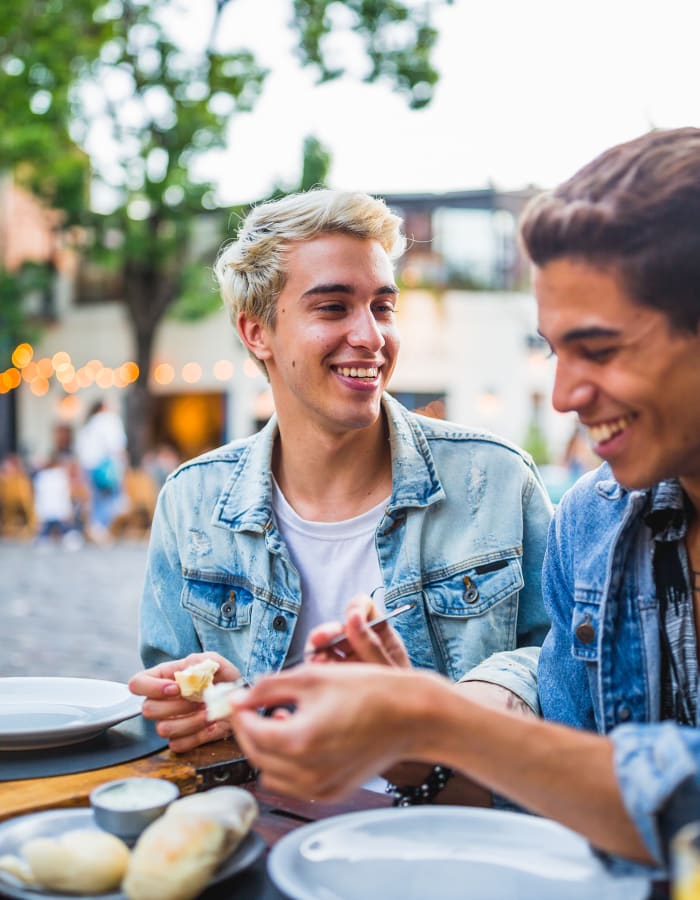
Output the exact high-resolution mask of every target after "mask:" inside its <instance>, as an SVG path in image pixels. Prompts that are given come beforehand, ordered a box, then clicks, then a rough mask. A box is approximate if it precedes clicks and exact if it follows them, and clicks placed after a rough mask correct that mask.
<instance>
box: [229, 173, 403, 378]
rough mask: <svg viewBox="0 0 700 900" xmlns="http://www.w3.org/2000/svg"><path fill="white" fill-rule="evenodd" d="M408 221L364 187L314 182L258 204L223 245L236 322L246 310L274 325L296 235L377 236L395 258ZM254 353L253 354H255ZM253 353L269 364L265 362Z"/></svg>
mask: <svg viewBox="0 0 700 900" xmlns="http://www.w3.org/2000/svg"><path fill="white" fill-rule="evenodd" d="M402 225H403V222H402V220H401V218H400V217H399V216H397V215H396V214H395V213H393V212H392V211H391V210H390V209H389V207H388V206H387V205H386V203H385V202H384V201H383V200H381V199H378V198H376V197H372V196H370V195H369V194H364V193H361V192H360V191H336V190H329V189H326V188H315V189H313V190H310V191H303V192H300V193H298V194H290V195H288V196H287V197H282V198H281V199H280V200H270V201H268V202H266V203H261V204H260V205H259V206H255V207H254V208H253V209H252V210H251V211H250V212H249V213H248V215H247V216H246V217H245V219H244V220H243V222H242V223H241V227H240V229H239V231H238V235H237V237H236V239H235V240H234V241H232V242H231V243H229V244H227V245H225V246H224V247H222V249H221V251H220V253H219V255H218V257H217V260H216V263H215V264H214V275H215V277H216V280H217V282H218V285H219V290H220V291H221V297H222V299H223V302H224V306H225V307H226V309H227V310H228V314H229V316H230V318H231V321H232V322H233V325H234V327H236V325H237V322H238V316H239V314H240V313H245V314H246V315H248V316H250V317H251V318H254V319H257V320H258V321H259V322H261V323H262V324H263V325H265V326H266V327H268V328H272V329H274V327H275V324H276V317H277V300H278V298H279V295H280V292H281V291H282V289H283V288H284V285H285V281H286V269H285V265H286V250H287V248H288V247H289V245H290V244H291V243H293V242H295V241H307V240H311V239H312V238H315V237H318V236H319V235H322V234H329V233H331V234H332V233H339V234H349V235H352V236H354V237H358V238H364V239H371V240H376V241H378V242H379V244H380V245H381V246H382V247H383V248H384V250H385V251H386V253H387V256H388V257H389V259H390V260H391V261H392V262H394V261H395V260H397V259H398V258H399V257H400V256H401V254H402V253H403V251H404V249H405V246H406V239H405V237H404V235H403V232H402ZM251 356H252V354H251ZM252 358H253V359H254V360H255V362H256V363H257V364H258V365H259V366H260V367H261V368H262V369H263V370H264V369H265V367H264V364H262V363H261V362H260V360H258V359H256V358H255V357H254V356H252Z"/></svg>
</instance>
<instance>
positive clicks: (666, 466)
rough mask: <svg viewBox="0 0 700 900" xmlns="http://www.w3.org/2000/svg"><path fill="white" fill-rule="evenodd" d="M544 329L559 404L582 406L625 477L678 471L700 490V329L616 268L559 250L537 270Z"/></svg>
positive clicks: (638, 484)
mask: <svg viewBox="0 0 700 900" xmlns="http://www.w3.org/2000/svg"><path fill="white" fill-rule="evenodd" d="M535 293H536V296H537V306H538V312H539V330H540V333H541V334H542V335H543V337H544V338H546V340H547V341H548V342H549V344H550V346H551V348H552V350H553V352H554V353H555V354H556V356H557V371H556V379H555V384H554V390H553V395H552V402H553V404H554V407H555V409H557V410H559V411H560V412H569V411H572V410H573V411H574V412H576V413H577V414H578V416H579V419H580V420H581V422H582V423H583V424H584V425H585V426H586V427H587V428H588V431H589V434H590V436H591V438H592V441H593V445H594V449H595V452H596V453H597V454H598V455H599V456H601V457H602V458H603V459H605V460H607V461H608V462H609V463H610V465H611V467H612V469H613V472H614V473H615V477H616V478H617V479H618V481H620V483H621V484H623V485H625V486H626V487H628V488H643V487H649V486H650V485H652V484H654V483H656V482H657V481H660V480H662V479H664V478H670V477H678V478H680V479H681V481H682V482H683V483H684V486H686V489H687V490H688V492H689V493H690V494H691V495H693V494H695V495H696V496H697V495H698V492H699V491H700V329H699V330H698V332H697V333H691V332H684V331H679V330H674V329H673V328H672V327H671V325H670V324H669V321H668V319H667V317H666V316H665V315H664V314H663V313H661V312H659V311H658V310H655V309H652V308H650V307H646V306H641V305H639V304H637V303H634V302H633V301H632V300H631V299H630V297H629V296H628V295H627V293H626V292H625V291H624V290H623V288H622V286H621V284H620V281H619V279H618V278H617V277H616V276H615V274H614V273H613V272H612V271H611V270H610V269H606V270H603V269H599V268H594V267H593V266H591V265H588V264H586V263H583V262H579V261H575V260H572V259H559V260H555V261H553V262H550V263H548V264H547V265H545V266H543V267H542V268H541V269H537V270H536V272H535Z"/></svg>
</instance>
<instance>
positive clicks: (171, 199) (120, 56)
mask: <svg viewBox="0 0 700 900" xmlns="http://www.w3.org/2000/svg"><path fill="white" fill-rule="evenodd" d="M263 2H264V0H261V2H260V6H261V8H262V5H263ZM451 2H452V0H421V2H420V3H418V2H417V0H405V2H400V0H382V2H380V0H292V3H293V21H292V23H291V24H292V27H293V28H294V30H295V33H296V36H297V38H298V48H299V55H300V59H301V62H302V64H304V65H309V64H310V65H314V66H316V67H317V68H318V69H319V72H320V77H321V79H322V80H328V79H329V78H336V77H338V76H339V75H341V74H343V73H344V71H345V68H344V66H343V65H340V64H338V62H337V60H336V59H335V58H334V54H333V51H332V48H331V47H330V46H329V45H328V42H327V40H326V38H328V37H329V36H330V35H331V33H334V32H337V31H342V30H343V28H344V27H345V25H344V24H343V22H342V21H341V18H342V16H341V17H339V13H341V14H343V15H345V16H346V23H347V22H349V30H350V31H351V32H352V33H354V34H355V35H356V36H357V37H358V38H359V40H360V42H361V45H362V49H363V54H362V56H363V58H364V60H365V61H366V63H367V64H368V68H367V71H366V72H365V73H364V77H365V79H366V80H367V81H376V80H378V79H382V80H388V81H389V83H392V84H394V85H395V86H396V88H397V89H398V90H399V91H400V92H402V93H403V94H405V95H406V96H407V98H408V101H409V103H410V105H411V106H412V107H414V108H418V107H421V106H424V105H425V104H426V103H428V102H429V101H430V98H431V96H432V91H433V87H434V85H435V83H436V81H437V78H438V75H437V72H436V71H435V70H434V69H433V67H432V65H431V63H430V54H431V51H432V49H433V47H434V44H435V39H436V32H435V30H434V29H433V28H432V26H431V25H430V21H429V13H430V11H431V10H432V9H433V8H435V7H437V6H439V5H442V4H445V3H451ZM196 4H197V14H198V15H201V16H202V17H204V18H205V19H208V20H210V21H211V28H210V29H209V32H208V36H207V37H206V38H205V39H204V40H203V42H201V43H200V45H199V46H194V45H192V46H190V45H189V44H188V46H186V47H185V46H184V45H183V46H180V45H179V44H178V43H177V42H176V40H175V38H174V37H173V33H172V31H171V29H170V28H169V24H170V20H171V18H172V17H173V16H176V15H177V14H178V2H177V0H41V2H38V0H37V2H20V0H17V2H7V3H3V4H2V5H0V96H1V97H2V104H1V105H0V173H2V172H3V171H12V172H13V173H14V176H15V178H17V179H18V180H20V181H21V182H22V183H24V184H26V185H27V186H28V187H30V188H31V189H32V190H33V191H34V192H36V193H37V194H38V195H39V196H40V197H41V198H42V199H44V200H47V201H48V202H49V203H51V204H53V205H54V207H57V208H60V209H61V210H63V211H64V213H65V224H66V225H75V224H78V225H80V226H81V227H80V228H78V229H74V230H73V231H72V234H74V235H77V236H78V237H79V242H78V243H79V251H80V252H81V253H82V254H83V255H84V256H85V257H89V258H90V260H91V262H92V263H99V264H100V265H103V266H105V267H107V268H108V269H109V270H111V271H113V272H115V273H118V274H119V276H120V277H119V281H120V283H121V284H122V285H123V292H124V293H123V302H124V304H125V306H126V309H127V312H128V315H129V318H130V321H131V325H132V329H133V337H134V345H135V348H136V349H135V354H136V360H137V362H138V364H139V366H140V368H141V370H142V371H143V372H148V371H149V366H150V353H151V347H152V342H153V337H154V334H155V330H156V328H157V326H158V323H159V322H160V321H161V319H162V317H163V316H164V315H165V313H166V311H167V310H168V308H169V307H171V306H172V305H173V304H174V302H175V301H176V299H177V298H178V297H179V296H180V295H181V294H183V299H182V301H181V305H180V306H179V307H178V313H179V314H180V315H184V316H186V317H191V316H193V315H198V314H199V312H200V311H201V310H202V309H208V308H209V305H210V300H211V302H212V304H214V302H215V301H214V298H213V297H212V295H211V293H210V290H209V286H208V282H207V286H206V289H202V288H200V284H201V281H200V279H201V277H202V276H201V271H205V272H207V273H208V266H207V268H206V269H204V267H203V266H202V267H200V273H199V274H196V273H193V270H192V269H191V266H193V265H195V266H196V262H197V256H198V255H201V252H202V251H201V250H200V251H197V252H195V251H193V249H192V246H191V245H192V240H193V226H194V223H195V222H197V221H200V219H201V215H202V213H203V212H206V211H213V210H214V209H215V208H216V205H217V203H216V196H215V187H216V186H215V184H214V182H213V181H212V180H211V179H210V178H209V177H207V174H206V173H207V169H206V158H207V154H208V153H209V152H210V151H212V150H215V149H217V148H223V147H224V146H225V145H226V142H227V139H228V126H229V123H230V121H231V119H232V117H234V116H235V115H236V114H237V113H239V112H241V111H247V110H250V109H252V108H253V107H254V105H255V102H256V100H257V99H258V97H259V95H260V93H261V91H262V88H263V85H264V82H265V78H266V76H267V71H266V70H265V69H264V68H263V67H261V66H260V65H259V64H258V62H257V60H256V58H255V56H254V54H253V53H252V52H251V51H250V50H249V49H246V48H237V49H230V48H228V49H226V48H224V39H225V38H228V37H229V34H230V31H227V32H226V33H224V29H223V28H222V21H223V17H224V14H225V13H226V12H227V11H228V9H230V8H232V7H233V6H235V3H234V2H233V0H196ZM182 8H183V7H180V9H182ZM184 8H189V7H188V6H185V7H184ZM266 27H268V23H265V22H264V19H263V16H262V14H261V28H262V29H264V28H266ZM356 56H357V54H356ZM329 164H330V157H329V154H328V153H327V151H326V150H325V149H324V148H323V147H322V146H321V145H320V144H319V143H318V141H316V140H315V139H313V138H309V139H307V142H306V144H305V152H304V166H303V171H302V174H301V178H300V183H299V185H298V186H297V187H296V188H295V189H298V188H299V187H302V188H306V187H309V186H312V185H315V184H322V183H323V182H324V181H325V179H326V177H327V174H328V168H329ZM279 190H280V191H282V190H283V189H282V188H279ZM222 218H223V217H222ZM207 252H210V250H208V251H207ZM193 259H194V261H193ZM210 264H211V260H209V264H208V265H210ZM207 277H208V275H207ZM200 289H201V290H202V300H201V301H197V300H196V294H197V292H198V291H199V290H200ZM216 303H218V301H216ZM145 391H147V386H146V383H145V381H144V382H141V381H139V382H138V383H137V384H136V385H134V388H133V390H132V392H131V394H130V401H133V407H134V408H133V411H132V412H133V416H132V415H131V413H130V416H131V421H130V422H129V423H128V427H129V431H130V434H129V439H130V445H131V447H132V453H133V455H134V458H135V459H136V460H138V459H139V458H140V454H141V452H142V450H143V436H141V437H139V436H138V435H135V434H134V428H135V426H134V421H135V418H136V416H137V415H138V416H141V417H142V418H144V417H145V416H146V414H147V410H146V408H147V404H146V402H145V400H144V397H145V395H144V394H140V393H139V392H145Z"/></svg>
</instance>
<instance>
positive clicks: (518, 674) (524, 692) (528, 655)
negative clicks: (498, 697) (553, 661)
mask: <svg viewBox="0 0 700 900" xmlns="http://www.w3.org/2000/svg"><path fill="white" fill-rule="evenodd" d="M539 656H540V648H539V647H521V648H519V649H518V650H503V651H501V652H500V653H494V654H492V655H491V656H489V657H488V658H487V659H485V660H484V661H483V662H480V663H479V665H478V666H474V668H473V669H470V670H469V671H468V672H467V673H466V674H465V675H463V676H462V677H461V678H460V679H459V681H460V683H462V682H465V681H486V682H488V683H489V684H496V685H498V686H499V687H503V688H506V690H509V691H511V693H513V694H515V695H516V696H517V697H519V698H520V699H521V700H522V701H523V703H526V704H527V705H528V706H529V707H530V709H531V710H532V711H533V712H534V714H535V715H536V716H539V715H540V701H539V699H538V696H537V661H538V659H539Z"/></svg>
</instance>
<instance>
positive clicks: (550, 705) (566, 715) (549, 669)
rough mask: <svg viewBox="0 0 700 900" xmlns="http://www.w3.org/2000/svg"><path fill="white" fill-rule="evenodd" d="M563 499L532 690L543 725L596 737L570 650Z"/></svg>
mask: <svg viewBox="0 0 700 900" xmlns="http://www.w3.org/2000/svg"><path fill="white" fill-rule="evenodd" d="M567 500H568V496H567V495H565V496H564V498H563V499H562V502H561V503H560V504H559V506H558V507H557V510H556V512H555V514H554V518H553V519H552V521H551V524H550V526H549V535H548V540H547V549H546V551H545V554H544V565H543V569H542V596H543V599H544V605H545V609H546V610H547V613H548V615H549V618H550V620H551V625H550V629H549V633H548V634H547V637H546V638H545V640H544V643H543V644H542V650H541V652H540V658H539V665H538V669H537V684H538V692H539V701H540V708H541V712H542V715H543V716H544V718H545V719H550V720H552V721H555V722H561V723H563V724H565V725H572V726H573V727H575V728H586V729H588V730H591V731H596V730H597V728H596V720H595V712H594V708H593V701H592V698H591V691H590V688H589V677H590V676H589V672H588V670H587V669H586V661H585V659H584V658H582V657H578V656H574V655H573V653H572V650H571V621H572V614H573V609H574V559H573V556H574V545H575V541H574V540H573V538H572V535H571V533H570V528H571V517H569V516H567Z"/></svg>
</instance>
